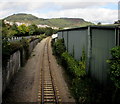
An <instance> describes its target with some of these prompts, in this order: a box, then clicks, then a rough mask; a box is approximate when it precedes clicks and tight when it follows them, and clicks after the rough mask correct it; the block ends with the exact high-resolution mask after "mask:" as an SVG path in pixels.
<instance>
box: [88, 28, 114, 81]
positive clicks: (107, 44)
mask: <svg viewBox="0 0 120 104" xmlns="http://www.w3.org/2000/svg"><path fill="white" fill-rule="evenodd" d="M91 38H92V56H91V68H90V72H91V75H92V76H93V77H95V78H96V79H97V80H99V81H100V82H105V81H106V80H107V72H108V70H109V68H108V64H107V63H106V60H107V59H109V58H110V49H111V48H112V47H114V46H115V31H114V30H107V29H106V30H103V29H92V37H91Z"/></svg>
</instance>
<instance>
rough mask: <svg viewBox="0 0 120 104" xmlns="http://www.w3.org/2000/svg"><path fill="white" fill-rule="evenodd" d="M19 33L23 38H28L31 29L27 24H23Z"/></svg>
mask: <svg viewBox="0 0 120 104" xmlns="http://www.w3.org/2000/svg"><path fill="white" fill-rule="evenodd" d="M18 31H19V34H20V35H21V36H26V35H28V33H29V28H28V27H27V26H26V25H25V24H22V25H20V26H18Z"/></svg>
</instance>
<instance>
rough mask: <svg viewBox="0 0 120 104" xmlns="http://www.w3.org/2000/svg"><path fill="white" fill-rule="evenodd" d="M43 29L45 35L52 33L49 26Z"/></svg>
mask: <svg viewBox="0 0 120 104" xmlns="http://www.w3.org/2000/svg"><path fill="white" fill-rule="evenodd" d="M45 30H46V31H45V34H46V35H48V36H50V35H52V34H53V29H52V28H50V27H46V29H45Z"/></svg>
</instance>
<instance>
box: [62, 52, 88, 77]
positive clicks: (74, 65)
mask: <svg viewBox="0 0 120 104" xmlns="http://www.w3.org/2000/svg"><path fill="white" fill-rule="evenodd" d="M62 61H63V63H66V65H67V68H68V71H70V73H71V74H72V75H73V76H75V77H83V76H85V74H86V72H85V69H81V66H80V65H79V64H78V62H77V61H76V60H75V59H74V58H73V57H72V56H70V55H69V54H68V53H67V52H64V53H63V54H62Z"/></svg>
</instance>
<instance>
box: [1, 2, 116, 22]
mask: <svg viewBox="0 0 120 104" xmlns="http://www.w3.org/2000/svg"><path fill="white" fill-rule="evenodd" d="M5 1H7V0H5ZM5 1H4V2H0V10H2V12H0V18H4V17H6V16H9V15H11V14H16V13H28V14H33V15H35V16H38V17H39V18H55V17H58V18H59V17H73V18H83V19H85V20H87V21H91V22H95V23H97V22H102V23H113V22H114V21H116V20H117V18H118V12H117V10H113V9H111V8H109V7H107V8H103V7H104V6H105V5H107V4H108V3H111V1H113V0H109V2H80V1H79V2H73V0H72V2H61V1H60V2H56V0H52V1H49V2H45V0H44V2H43V0H42V1H41V2H31V0H29V2H25V1H27V0H24V2H5ZM58 1H59V0H58ZM66 1H68V0H66ZM75 1H76V0H75ZM84 1H86V0H84ZM98 1H99V0H98ZM105 1H107V0H105ZM114 1H116V0H114ZM112 3H113V4H117V3H115V2H112Z"/></svg>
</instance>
